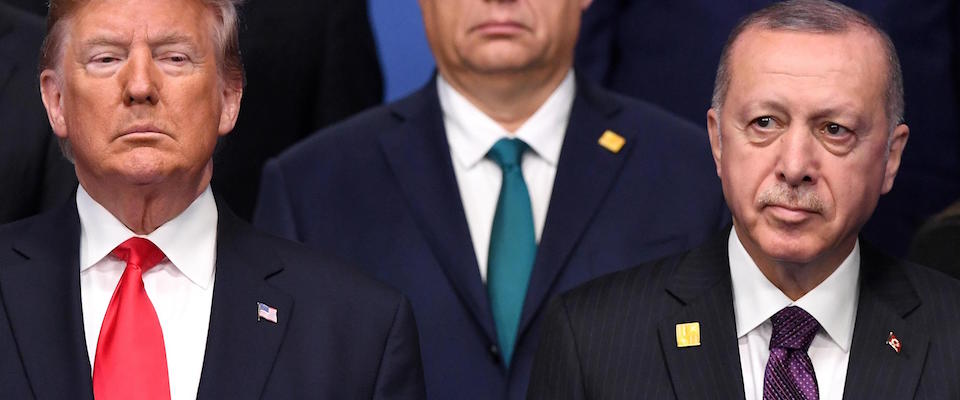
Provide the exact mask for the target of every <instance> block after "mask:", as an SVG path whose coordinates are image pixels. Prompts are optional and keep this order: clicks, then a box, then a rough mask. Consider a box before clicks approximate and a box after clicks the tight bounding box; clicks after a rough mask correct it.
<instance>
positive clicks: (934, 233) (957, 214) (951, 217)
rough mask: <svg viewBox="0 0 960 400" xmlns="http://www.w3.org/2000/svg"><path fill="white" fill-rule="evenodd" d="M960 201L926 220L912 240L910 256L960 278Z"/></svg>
mask: <svg viewBox="0 0 960 400" xmlns="http://www.w3.org/2000/svg"><path fill="white" fill-rule="evenodd" d="M958 243H960V201H957V202H955V203H953V204H951V205H950V207H947V209H946V210H943V212H941V213H939V214H937V215H935V216H934V217H933V218H931V219H930V221H927V223H925V224H923V226H921V227H920V230H919V231H918V232H917V234H916V236H914V237H913V242H912V243H911V244H910V256H909V259H910V260H911V261H913V262H916V263H918V264H923V265H926V266H929V267H931V268H936V269H938V270H940V271H943V272H944V273H946V274H947V275H950V276H952V277H954V278H957V279H960V246H958V245H957V244H958Z"/></svg>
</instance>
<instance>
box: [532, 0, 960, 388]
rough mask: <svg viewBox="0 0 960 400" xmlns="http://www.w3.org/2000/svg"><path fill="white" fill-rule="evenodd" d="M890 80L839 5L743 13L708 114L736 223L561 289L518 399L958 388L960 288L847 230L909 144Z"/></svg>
mask: <svg viewBox="0 0 960 400" xmlns="http://www.w3.org/2000/svg"><path fill="white" fill-rule="evenodd" d="M902 85H903V84H902V78H901V74H900V67H899V60H898V59H897V54H896V50H895V49H894V47H893V44H892V43H891V42H890V40H889V38H888V37H887V36H886V34H885V33H884V32H883V31H881V30H880V29H879V28H877V27H876V25H875V24H874V23H873V22H872V21H871V20H870V19H869V18H868V17H866V16H864V15H863V14H861V13H859V12H857V11H855V10H852V9H850V8H848V7H846V6H843V5H840V4H838V3H833V2H830V1H827V0H795V1H787V2H783V3H778V4H775V5H772V6H770V7H767V8H765V9H763V10H760V11H758V12H756V13H754V14H751V15H750V16H749V17H747V19H745V20H744V21H743V22H742V23H741V24H740V25H739V26H738V27H737V28H736V29H735V30H734V31H733V33H732V34H731V36H730V39H729V40H728V42H727V45H726V47H725V50H724V52H723V56H722V58H721V62H720V66H719V68H718V72H717V80H716V85H715V89H714V96H713V102H712V107H711V108H710V110H709V111H708V112H707V128H708V130H709V132H710V142H711V148H712V153H713V158H714V161H715V164H716V172H717V175H718V176H719V177H720V180H721V183H722V186H723V192H724V196H725V197H726V200H727V204H728V205H729V206H730V209H731V211H732V214H733V228H732V229H730V230H728V231H727V232H726V233H725V234H723V235H721V236H720V237H718V238H716V239H714V240H712V241H710V242H708V243H706V244H705V245H703V246H701V247H699V248H698V249H695V250H693V251H690V252H687V253H682V254H680V255H676V256H671V257H668V258H665V259H661V260H659V261H656V262H654V263H650V264H645V265H642V266H640V267H637V268H634V269H631V270H627V271H624V272H621V273H617V274H613V275H609V276H607V277H604V278H600V279H598V280H597V281H594V282H591V283H589V284H587V285H585V286H583V287H581V288H578V289H575V290H574V291H572V292H570V293H567V294H564V295H562V296H561V297H560V298H559V299H558V300H557V301H556V302H554V303H553V305H552V308H551V311H550V312H549V315H550V316H549V317H547V322H546V323H545V324H546V326H545V328H544V330H543V332H544V336H543V338H542V347H541V348H540V350H539V352H538V354H537V359H536V361H535V366H534V372H533V377H532V378H531V387H530V398H532V399H581V398H604V399H609V398H625V399H626V398H630V399H632V398H677V399H702V398H724V399H733V398H746V399H807V400H809V399H823V400H832V399H841V398H845V399H886V398H890V399H911V398H958V397H960V381H957V380H956V379H953V378H952V377H956V376H960V366H958V365H957V363H956V361H955V360H956V359H957V357H958V356H960V345H958V344H957V341H956V340H954V338H953V337H952V336H953V335H954V333H955V332H956V331H957V330H958V329H960V316H958V312H960V283H958V282H957V281H955V280H953V279H950V278H948V277H947V276H945V275H943V274H941V273H939V272H935V271H932V270H929V269H927V268H925V267H920V266H916V265H912V264H907V263H905V262H901V261H897V260H895V259H893V258H890V257H888V256H885V255H883V254H882V253H881V252H880V251H879V250H878V249H876V248H873V247H871V246H870V245H869V244H868V243H865V242H862V241H860V240H859V239H858V234H859V231H860V229H861V227H862V226H863V224H864V223H866V221H867V219H868V218H869V217H870V214H871V213H872V212H873V210H874V208H875V206H876V204H877V199H878V198H879V197H880V195H882V194H884V193H887V192H888V191H889V190H890V189H891V187H892V186H893V183H894V178H895V177H896V175H897V171H898V169H899V165H900V160H901V156H902V154H903V151H904V148H905V146H906V143H907V137H908V135H909V128H908V127H907V125H906V124H904V123H903V121H902V116H903V109H904V100H903V89H902V87H903V86H902ZM641 342H642V343H643V344H642V345H641V344H640V343H641ZM637 377H642V378H637ZM940 377H951V378H940Z"/></svg>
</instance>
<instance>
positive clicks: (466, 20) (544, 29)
mask: <svg viewBox="0 0 960 400" xmlns="http://www.w3.org/2000/svg"><path fill="white" fill-rule="evenodd" d="M590 1H591V0H499V1H493V0H420V8H421V9H422V11H423V22H424V26H425V27H426V32H427V38H428V40H429V41H430V45H431V48H432V49H433V53H434V57H435V58H436V60H437V65H438V67H439V68H440V71H441V72H443V73H445V74H465V73H472V74H494V73H504V72H507V73H510V72H521V73H522V72H526V71H530V70H535V69H551V68H564V69H566V68H569V66H570V64H571V63H572V60H573V47H574V45H575V44H576V40H577V33H578V31H579V29H580V15H581V13H582V11H583V9H585V8H586V7H587V6H588V5H589V4H590Z"/></svg>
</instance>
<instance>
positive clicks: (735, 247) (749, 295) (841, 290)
mask: <svg viewBox="0 0 960 400" xmlns="http://www.w3.org/2000/svg"><path fill="white" fill-rule="evenodd" d="M727 246H728V250H729V252H728V254H729V259H730V277H731V280H732V284H733V304H734V314H735V315H736V322H737V337H743V336H744V335H746V334H747V333H749V332H750V331H752V330H754V329H756V328H757V327H758V326H760V324H762V323H764V322H766V321H767V320H768V319H770V317H772V316H773V314H776V313H777V312H778V311H780V310H781V309H782V308H784V307H787V306H791V305H796V306H798V307H800V308H802V309H803V310H804V311H806V312H808V313H810V315H812V316H813V317H814V318H816V319H817V322H819V323H820V326H821V327H823V330H824V332H826V333H827V336H829V337H830V339H831V340H832V341H833V342H834V343H836V344H837V345H838V346H840V348H841V349H842V350H843V351H844V352H848V351H849V350H850V344H851V342H852V341H853V326H854V322H855V318H856V314H857V293H859V290H858V289H859V279H860V241H859V240H858V241H857V242H856V243H855V244H854V246H853V250H852V251H851V252H850V254H849V255H848V256H847V258H846V259H844V260H843V262H842V263H840V266H839V267H838V268H837V269H836V270H835V271H833V273H832V274H830V276H829V277H827V279H825V280H824V281H823V282H822V283H820V285H817V287H815V288H813V290H811V291H810V292H809V293H807V294H806V295H804V296H803V297H801V298H799V299H797V301H791V300H790V298H789V297H787V296H786V295H785V294H783V292H781V291H780V289H778V288H777V287H776V286H774V285H773V283H771V282H770V281H769V280H768V279H767V277H766V276H764V275H763V273H762V272H760V269H759V268H758V267H757V264H756V263H754V262H753V259H752V258H750V255H749V254H748V253H747V250H746V249H745V248H744V247H743V243H741V242H740V238H739V237H738V236H737V232H736V229H731V230H730V239H729V241H728V244H727Z"/></svg>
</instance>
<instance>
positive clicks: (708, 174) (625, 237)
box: [255, 81, 727, 399]
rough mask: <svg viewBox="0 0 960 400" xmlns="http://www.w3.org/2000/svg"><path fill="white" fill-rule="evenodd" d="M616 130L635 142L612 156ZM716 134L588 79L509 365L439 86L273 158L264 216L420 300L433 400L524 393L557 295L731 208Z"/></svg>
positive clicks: (672, 244) (700, 229)
mask: <svg viewBox="0 0 960 400" xmlns="http://www.w3.org/2000/svg"><path fill="white" fill-rule="evenodd" d="M606 130H612V131H615V132H618V133H619V134H620V135H622V136H623V137H624V138H626V146H625V147H624V148H623V149H622V150H621V151H620V152H619V153H616V154H614V153H612V152H610V151H608V150H606V149H604V148H603V147H601V146H600V145H599V144H598V143H597V139H598V138H599V137H600V136H601V134H603V133H604V131H606ZM707 143H708V141H707V135H706V133H705V132H704V131H703V130H702V129H699V128H697V127H696V126H694V125H692V124H689V123H687V122H684V121H683V120H681V119H679V118H676V117H674V116H671V115H670V114H668V113H666V112H664V111H662V110H660V109H658V108H655V107H653V106H650V105H649V104H646V103H641V102H638V101H635V100H630V99H627V98H625V97H620V96H616V95H613V94H611V93H609V92H606V91H603V90H601V89H598V88H597V87H595V86H591V85H589V84H586V83H584V82H583V81H580V82H578V83H577V93H576V98H575V100H574V104H573V108H572V113H571V116H570V121H569V125H568V128H567V132H566V136H565V138H564V143H563V147H562V150H561V154H560V159H559V163H558V167H557V175H556V178H555V181H554V187H553V194H552V197H551V200H550V206H549V211H548V214H547V219H546V223H545V226H544V228H543V229H544V230H543V234H542V238H541V241H540V244H539V248H538V252H537V256H536V261H535V265H534V268H533V273H532V276H531V278H530V284H529V289H528V292H527V297H526V301H525V304H524V308H523V313H522V316H521V323H520V328H519V334H518V337H517V345H516V347H515V356H514V359H513V361H512V363H511V368H510V370H509V371H507V370H505V368H504V367H503V363H502V362H501V360H500V356H499V354H498V351H497V346H496V343H497V342H496V338H497V336H496V334H495V331H494V323H493V317H492V316H491V311H490V307H489V301H488V299H487V291H486V289H485V286H484V284H483V282H482V280H481V278H480V272H479V268H478V266H477V259H476V256H475V253H474V249H473V245H472V242H471V240H470V233H469V230H468V227H467V221H466V218H465V216H464V211H463V207H462V203H461V201H460V193H459V191H458V189H457V182H456V178H455V177H454V172H453V167H452V162H451V158H450V150H449V147H448V144H447V140H446V135H445V133H444V126H443V119H442V113H441V110H440V104H439V100H438V98H437V89H436V85H435V83H434V81H431V82H430V83H429V84H428V85H426V86H425V87H424V88H423V89H421V90H420V91H419V92H417V93H415V94H413V95H411V96H410V97H408V98H406V99H403V100H400V101H398V102H396V103H393V104H390V105H387V106H383V107H379V108H375V109H373V110H371V111H368V112H366V113H364V114H361V115H359V116H357V117H355V118H353V119H351V120H348V121H346V122H345V123H343V124H340V125H337V126H335V127H333V128H330V129H329V130H327V131H324V132H321V133H319V134H317V135H315V136H314V137H311V138H310V139H308V140H306V141H304V142H302V143H300V144H298V145H297V146H295V147H293V148H292V149H290V150H289V151H287V152H285V153H284V154H282V155H281V156H280V157H279V158H277V159H275V160H272V161H271V162H269V163H268V164H267V166H266V168H265V169H264V177H263V187H262V190H261V194H260V199H259V204H258V211H257V213H256V214H255V221H256V223H257V224H258V225H259V226H261V227H263V228H266V229H267V230H270V231H273V232H276V233H279V234H281V235H283V236H286V237H290V238H294V239H297V240H300V241H303V242H305V243H307V244H309V245H311V246H314V247H319V248H324V249H328V250H330V251H333V252H335V253H337V254H339V255H341V256H344V257H346V258H347V259H349V260H350V261H352V262H354V263H356V264H357V265H360V266H361V267H363V268H364V270H365V271H367V272H369V273H371V274H373V275H374V276H376V277H377V278H379V279H381V280H383V281H385V282H388V283H390V284H391V285H393V286H395V287H397V288H400V290H401V291H403V292H404V294H406V295H407V296H408V297H410V299H411V301H412V303H413V308H414V313H415V315H416V318H417V322H418V327H419V330H420V343H421V350H422V354H423V360H424V371H425V374H426V379H427V394H428V397H430V398H433V399H502V398H510V399H520V398H523V396H524V394H525V392H526V386H527V378H528V376H529V373H530V367H531V362H532V359H533V354H534V350H535V349H536V344H537V339H538V337H539V320H540V316H541V310H542V308H543V306H544V304H545V303H546V301H547V300H548V298H550V297H551V296H553V295H555V294H557V293H560V292H562V291H564V290H566V289H569V288H571V287H573V286H575V285H577V284H579V283H581V282H584V281H586V280H588V279H590V278H593V277H596V276H599V275H601V274H604V273H607V272H611V271H615V270H618V269H620V268H623V267H625V266H629V265H632V264H634V263H636V262H639V261H641V260H650V259H654V258H657V257H659V256H663V255H666V254H669V253H671V252H675V251H678V250H680V249H685V248H689V247H692V246H694V245H696V244H698V243H699V242H700V241H701V240H704V239H705V238H707V237H709V236H710V234H711V233H713V232H715V231H716V230H717V229H718V228H719V227H720V226H721V225H722V224H724V223H725V221H726V219H727V213H726V207H725V205H724V203H723V199H722V196H721V192H720V185H719V180H718V179H717V177H716V174H715V167H714V165H713V161H712V158H711V156H710V151H709V149H708V145H707Z"/></svg>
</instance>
